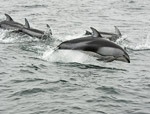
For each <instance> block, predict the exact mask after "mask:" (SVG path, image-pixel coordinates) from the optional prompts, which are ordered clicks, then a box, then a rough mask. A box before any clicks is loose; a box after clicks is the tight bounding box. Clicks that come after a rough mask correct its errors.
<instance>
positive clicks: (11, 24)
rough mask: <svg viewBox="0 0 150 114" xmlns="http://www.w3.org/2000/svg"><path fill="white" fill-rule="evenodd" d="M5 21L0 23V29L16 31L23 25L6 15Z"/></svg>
mask: <svg viewBox="0 0 150 114" xmlns="http://www.w3.org/2000/svg"><path fill="white" fill-rule="evenodd" d="M5 16H6V20H4V21H2V22H0V28H2V29H8V30H16V29H19V28H22V27H23V26H24V25H22V24H21V23H18V22H15V21H14V20H13V19H12V18H11V17H10V16H9V15H8V14H5Z"/></svg>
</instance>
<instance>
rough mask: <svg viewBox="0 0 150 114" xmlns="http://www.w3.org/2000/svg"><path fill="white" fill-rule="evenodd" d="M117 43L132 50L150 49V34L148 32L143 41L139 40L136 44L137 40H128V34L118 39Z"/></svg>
mask: <svg viewBox="0 0 150 114" xmlns="http://www.w3.org/2000/svg"><path fill="white" fill-rule="evenodd" d="M116 43H117V44H119V45H121V46H122V47H123V48H125V49H129V50H132V51H144V50H150V34H148V35H147V37H146V38H143V39H142V41H138V43H137V44H135V41H134V42H133V43H131V41H130V40H128V36H127V35H124V36H122V37H121V38H120V39H118V40H117V41H116Z"/></svg>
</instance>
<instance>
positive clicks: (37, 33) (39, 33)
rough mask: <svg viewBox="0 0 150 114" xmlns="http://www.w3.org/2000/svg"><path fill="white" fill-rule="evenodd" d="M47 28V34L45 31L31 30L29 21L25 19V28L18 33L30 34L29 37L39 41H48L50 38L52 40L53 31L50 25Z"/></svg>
mask: <svg viewBox="0 0 150 114" xmlns="http://www.w3.org/2000/svg"><path fill="white" fill-rule="evenodd" d="M47 28H48V32H47V33H46V32H45V31H41V30H38V29H34V28H31V27H30V24H29V22H28V20H27V19H26V18H25V26H24V27H22V28H21V29H19V30H18V32H23V33H25V34H28V35H29V36H32V37H37V38H39V39H47V38H49V37H50V38H51V36H52V31H51V29H50V26H49V25H48V24H47Z"/></svg>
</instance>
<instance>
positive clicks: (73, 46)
mask: <svg viewBox="0 0 150 114" xmlns="http://www.w3.org/2000/svg"><path fill="white" fill-rule="evenodd" d="M91 29H92V31H93V34H92V35H91V36H87V37H82V38H77V39H73V40H68V41H65V42H62V43H61V44H60V45H58V47H57V48H58V49H64V50H79V51H83V52H91V53H92V55H94V56H95V55H96V57H98V60H104V61H106V62H112V61H114V60H117V61H123V62H127V63H130V57H129V55H128V54H127V52H126V51H125V50H124V49H123V48H122V47H120V46H119V45H117V44H115V43H114V42H112V41H109V40H106V39H104V38H102V37H101V35H100V32H98V31H97V30H96V29H94V28H93V27H91Z"/></svg>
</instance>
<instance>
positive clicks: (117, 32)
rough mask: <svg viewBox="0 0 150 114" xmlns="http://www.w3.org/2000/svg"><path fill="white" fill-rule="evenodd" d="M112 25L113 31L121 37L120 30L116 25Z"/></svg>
mask: <svg viewBox="0 0 150 114" xmlns="http://www.w3.org/2000/svg"><path fill="white" fill-rule="evenodd" d="M114 27H115V33H116V34H117V35H118V36H119V37H121V36H122V34H121V32H120V30H119V29H118V28H117V27H116V26H114Z"/></svg>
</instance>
